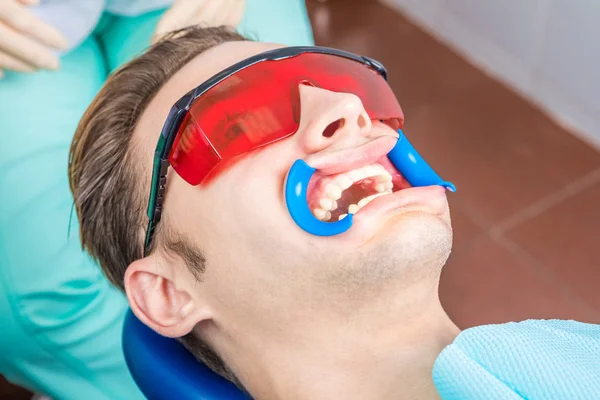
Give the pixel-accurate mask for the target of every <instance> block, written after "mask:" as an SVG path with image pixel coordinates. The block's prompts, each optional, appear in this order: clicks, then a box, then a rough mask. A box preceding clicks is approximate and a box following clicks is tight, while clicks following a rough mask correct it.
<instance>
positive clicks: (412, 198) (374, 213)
mask: <svg viewBox="0 0 600 400" xmlns="http://www.w3.org/2000/svg"><path fill="white" fill-rule="evenodd" d="M447 209H448V203H447V200H446V189H445V188H443V187H441V186H424V187H412V188H409V189H403V190H399V191H397V192H394V193H392V194H389V195H385V196H380V197H377V198H375V199H374V200H372V201H371V202H370V203H369V204H367V205H366V206H364V207H363V208H361V209H360V210H359V211H358V213H356V215H354V216H353V222H358V221H360V220H362V219H367V218H369V219H370V218H377V217H381V216H384V215H386V214H389V213H394V212H397V211H411V210H420V211H423V212H426V213H428V214H432V215H442V214H444V213H445V212H446V211H447Z"/></svg>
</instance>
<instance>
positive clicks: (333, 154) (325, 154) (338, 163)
mask: <svg viewBox="0 0 600 400" xmlns="http://www.w3.org/2000/svg"><path fill="white" fill-rule="evenodd" d="M397 141H398V138H397V137H394V136H391V135H382V136H379V137H377V138H376V139H373V140H371V141H369V142H367V143H364V144H361V145H359V146H356V147H352V148H347V149H343V150H335V151H331V150H325V151H321V152H319V153H315V154H311V155H309V156H308V157H306V158H305V160H304V161H305V162H306V163H307V164H308V165H310V166H311V167H313V168H315V169H317V170H318V171H319V172H320V173H321V174H323V175H333V174H340V173H342V172H346V171H350V170H353V169H356V168H359V167H362V166H365V165H369V164H374V163H376V162H377V161H378V160H380V159H381V158H383V157H385V156H386V155H387V154H388V153H389V152H390V151H391V150H392V149H393V148H394V146H395V145H396V142H397Z"/></svg>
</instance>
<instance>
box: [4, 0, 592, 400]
mask: <svg viewBox="0 0 600 400" xmlns="http://www.w3.org/2000/svg"><path fill="white" fill-rule="evenodd" d="M308 6H309V11H310V15H311V20H312V22H313V26H314V30H315V37H316V41H317V44H319V45H325V46H331V47H338V48H342V49H345V50H349V51H353V52H356V53H360V54H364V55H368V56H371V57H374V58H376V59H379V60H380V61H382V62H383V63H384V64H385V65H386V67H387V68H388V71H389V73H390V83H391V85H392V87H393V88H394V91H395V92H396V94H397V96H398V97H399V99H400V102H401V104H402V107H403V109H404V112H405V114H406V129H405V131H406V132H407V134H408V135H409V136H410V139H411V141H412V142H413V143H414V144H415V146H416V147H417V148H418V149H419V150H420V152H421V153H422V154H424V155H425V157H426V158H427V159H428V160H429V161H430V162H431V164H432V165H433V166H434V167H435V168H436V169H438V170H439V171H443V175H444V176H445V177H448V179H451V180H453V181H454V183H456V184H457V186H458V189H459V191H458V193H456V194H454V195H451V198H450V202H451V206H452V216H453V224H454V229H455V246H454V253H453V255H452V256H451V259H450V261H449V263H448V265H447V266H446V269H445V272H444V274H443V277H442V284H441V290H440V294H441V298H442V301H443V303H444V305H445V307H446V309H447V311H448V313H449V314H450V315H451V316H452V317H453V318H454V320H455V321H456V323H457V324H459V325H460V326H461V327H463V328H466V327H469V326H473V325H479V324H487V323H497V322H505V321H509V320H522V319H526V318H562V319H570V318H572V319H576V320H580V321H587V322H596V323H600V291H599V290H598V287H600V212H598V211H597V208H598V206H599V205H600V153H599V152H597V151H596V150H594V149H592V148H591V147H589V146H587V145H586V144H584V143H582V142H581V141H580V140H578V139H577V138H576V137H574V136H572V135H571V134H569V133H568V132H567V131H565V130H564V129H562V128H561V127H559V126H558V125H556V124H555V123H553V122H552V121H551V120H550V119H549V118H547V117H546V116H544V115H543V114H542V113H541V112H540V111H538V110H537V109H536V108H535V107H533V106H532V105H530V104H529V103H527V102H525V101H524V100H522V99H521V98H520V97H518V96H517V95H516V94H514V93H513V92H511V91H510V90H508V89H507V88H506V87H504V86H503V85H501V84H499V83H498V82H496V81H494V80H492V79H490V78H488V77H487V76H485V75H484V74H483V73H481V72H480V71H478V70H477V69H475V68H474V67H473V66H471V65H469V64H468V63H467V62H465V61H464V60H463V59H462V58H460V57H459V56H457V55H456V54H455V53H453V52H452V51H451V50H449V49H448V48H447V47H445V46H444V45H442V44H440V43H439V42H437V41H435V40H434V39H432V38H431V37H430V36H428V35H427V34H425V33H424V32H423V31H421V30H420V29H419V28H417V27H415V26H414V25H413V24H411V23H410V22H408V21H407V20H406V19H405V18H404V17H402V16H401V15H400V14H398V13H396V12H394V11H391V10H389V9H387V8H385V7H384V6H382V5H380V4H378V3H377V2H376V1H375V0H330V1H329V2H326V3H321V2H319V1H317V0H308ZM5 387H6V389H4V388H5ZM9 390H12V389H10V388H8V387H7V385H6V384H3V383H2V380H1V379H0V398H2V399H15V400H16V399H26V398H28V397H27V395H23V394H22V392H17V391H12V392H10V391H9Z"/></svg>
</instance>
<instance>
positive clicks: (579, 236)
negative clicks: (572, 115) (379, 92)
mask: <svg viewBox="0 0 600 400" xmlns="http://www.w3.org/2000/svg"><path fill="white" fill-rule="evenodd" d="M308 5H309V12H310V15H311V20H312V22H313V27H314V30H315V39H316V41H317V44H319V45H323V46H330V47H337V48H342V49H345V50H349V51H352V52H356V53H359V54H363V55H367V56H371V57H374V58H376V59H378V60H379V61H381V62H383V64H384V65H385V66H386V67H387V69H388V72H389V75H390V84H391V86H392V87H393V89H394V91H395V92H396V95H397V96H398V98H399V99H400V103H401V105H402V108H403V109H404V112H405V117H406V124H405V132H406V134H407V135H408V136H409V137H410V139H411V141H412V142H413V144H414V145H415V147H417V148H418V149H419V150H420V152H421V154H422V155H424V156H425V157H426V159H428V160H429V161H430V163H431V164H432V165H433V166H434V168H435V169H437V170H439V171H441V172H443V173H442V175H443V176H444V177H445V179H451V180H452V181H453V182H454V183H455V184H456V185H457V187H458V193H456V194H453V195H451V196H450V197H451V198H450V202H451V207H452V216H453V224H454V229H455V245H454V253H453V254H452V256H451V258H450V260H449V262H448V265H447V266H446V269H445V271H444V274H443V277H442V283H441V289H440V296H441V298H442V302H443V304H444V306H445V307H446V310H447V312H448V313H449V314H450V315H451V316H452V318H453V319H454V320H455V321H456V323H457V324H458V325H459V326H461V327H462V328H467V327H470V326H473V325H479V324H487V323H501V322H505V321H509V320H523V319H527V318H561V319H576V320H579V321H586V322H596V323H600V290H598V287H599V286H600V212H598V210H597V208H598V207H599V206H600V153H599V152H598V151H596V150H594V149H593V148H591V147H590V146H588V145H586V144H585V143H583V142H582V141H580V140H579V139H577V138H576V137H575V136H573V135H571V134H570V133H569V132H567V131H565V130H564V129H563V128H561V127H560V126H558V125H557V124H555V123H553V122H552V121H551V120H550V119H549V118H548V117H546V116H545V115H544V114H543V113H542V112H540V111H539V110H538V109H536V108H535V107H534V106H532V105H531V104H529V103H528V102H526V101H524V100H523V99H521V98H520V97H519V96H518V95H516V94H515V93H513V92H512V91H510V90H509V89H507V88H506V87H505V86H503V85H502V84H500V83H498V82H496V81H495V80H493V79H491V78H489V77H487V76H486V75H485V74H483V73H482V72H480V71H479V70H477V69H476V68H474V67H473V66H471V65H470V64H468V63H467V62H466V61H465V60H464V59H462V58H461V57H460V56H458V55H457V54H455V53H454V52H452V51H451V50H450V49H448V48H447V47H446V46H444V45H443V44H441V43H439V42H437V41H436V40H434V39H433V38H431V37H430V36H429V35H427V34H426V33H424V32H423V31H422V30H420V29H419V28H418V27H416V26H415V25H413V24H412V23H410V22H409V21H407V20H406V19H405V18H404V17H403V16H402V15H400V14H399V13H397V12H394V11H392V10H390V9H388V8H386V7H384V6H382V5H381V4H379V3H378V2H377V1H376V0H329V1H328V2H319V1H317V0H309V1H308Z"/></svg>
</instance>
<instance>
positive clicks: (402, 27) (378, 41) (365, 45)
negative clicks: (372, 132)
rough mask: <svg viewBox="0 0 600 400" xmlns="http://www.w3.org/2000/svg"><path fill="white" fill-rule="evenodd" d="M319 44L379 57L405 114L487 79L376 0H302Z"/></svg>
mask: <svg viewBox="0 0 600 400" xmlns="http://www.w3.org/2000/svg"><path fill="white" fill-rule="evenodd" d="M307 6H308V10H309V14H310V16H311V20H312V23H313V27H314V35H315V41H316V43H317V44H318V45H321V46H328V47H335V48H340V49H344V50H347V51H351V52H354V53H357V54H361V55H365V56H370V57H373V58H375V59H377V60H379V61H381V62H382V63H383V64H384V65H385V66H386V68H387V70H388V72H389V82H390V85H391V86H392V88H393V89H394V92H395V93H396V96H398V99H399V101H400V104H401V105H402V108H403V109H404V110H405V112H406V113H409V111H410V110H411V109H412V108H414V107H416V106H418V105H421V104H425V103H428V102H429V101H430V100H432V99H434V98H439V97H441V96H447V95H448V94H455V93H462V92H463V91H464V90H466V89H468V88H471V87H474V86H476V85H477V84H479V83H481V82H483V81H485V80H486V79H487V78H486V77H485V76H484V75H483V74H482V73H481V72H480V71H479V70H477V69H476V68H474V67H473V66H471V65H470V64H468V63H467V62H465V61H464V60H463V59H462V58H460V57H459V56H458V55H457V54H455V53H454V52H452V51H450V50H449V49H448V48H447V47H445V46H444V45H442V44H440V43H439V42H437V41H435V40H434V39H433V38H432V37H431V36H429V35H427V34H426V33H425V32H423V31H422V30H421V29H419V28H418V27H416V26H415V25H413V24H412V23H410V22H409V21H408V20H407V19H406V18H404V17H403V16H402V15H401V14H399V13H397V12H395V11H393V10H390V9H389V8H387V7H385V6H383V5H381V4H380V3H378V2H376V1H370V0H337V1H336V0H332V1H330V2H327V3H319V2H318V1H316V0H311V1H308V2H307Z"/></svg>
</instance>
